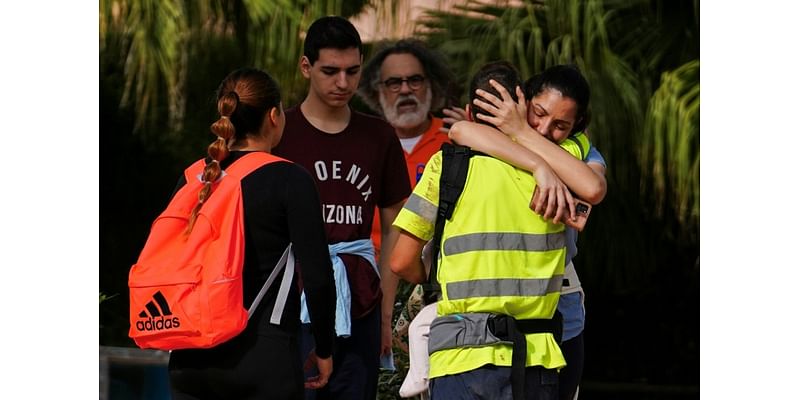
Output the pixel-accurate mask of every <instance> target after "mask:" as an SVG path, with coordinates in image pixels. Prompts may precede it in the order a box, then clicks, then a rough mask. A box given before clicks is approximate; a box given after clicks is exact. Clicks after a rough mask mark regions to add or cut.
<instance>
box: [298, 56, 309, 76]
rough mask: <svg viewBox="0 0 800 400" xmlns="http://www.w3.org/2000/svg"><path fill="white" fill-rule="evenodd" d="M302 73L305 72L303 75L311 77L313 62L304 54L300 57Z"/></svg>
mask: <svg viewBox="0 0 800 400" xmlns="http://www.w3.org/2000/svg"><path fill="white" fill-rule="evenodd" d="M299 64H300V73H302V74H303V77H305V78H306V79H308V78H310V77H311V62H310V61H309V60H308V57H306V56H302V57H300V62H299Z"/></svg>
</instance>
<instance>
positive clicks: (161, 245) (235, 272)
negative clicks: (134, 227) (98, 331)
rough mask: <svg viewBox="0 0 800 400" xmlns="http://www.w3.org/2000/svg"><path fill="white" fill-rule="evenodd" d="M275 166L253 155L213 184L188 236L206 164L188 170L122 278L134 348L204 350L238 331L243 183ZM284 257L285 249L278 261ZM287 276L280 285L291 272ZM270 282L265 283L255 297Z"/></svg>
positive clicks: (242, 317)
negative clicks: (127, 292)
mask: <svg viewBox="0 0 800 400" xmlns="http://www.w3.org/2000/svg"><path fill="white" fill-rule="evenodd" d="M275 161H285V160H283V159H281V158H278V157H275V156H273V155H270V154H267V153H264V152H253V153H248V154H246V155H244V156H242V157H241V158H240V159H238V160H236V161H234V162H233V163H232V164H231V165H230V166H229V167H228V168H227V169H225V172H224V173H223V174H222V176H221V177H220V178H219V179H217V181H216V182H214V184H213V185H214V189H213V191H212V194H211V196H209V197H208V198H207V200H206V202H205V203H204V204H203V206H202V208H200V211H199V213H198V215H197V218H196V221H195V224H194V227H193V228H192V231H191V232H190V233H189V234H186V233H185V232H186V229H187V226H188V225H189V218H190V216H191V213H192V209H193V208H194V207H195V205H196V204H197V202H198V193H199V192H200V189H202V187H203V183H202V182H201V179H200V177H201V176H202V173H203V168H204V167H205V160H199V161H197V162H195V163H194V164H192V165H191V166H190V167H189V168H187V169H186V171H185V172H184V174H185V177H186V185H184V186H183V187H182V188H181V189H180V190H178V192H177V193H176V194H175V196H174V197H173V198H172V200H171V201H170V203H169V205H168V206H167V208H166V210H164V212H163V213H161V215H160V216H159V217H158V218H156V220H155V222H153V225H152V227H151V230H150V235H149V236H148V238H147V241H146V242H145V245H144V248H143V249H142V252H141V254H140V255H139V259H138V261H137V262H136V264H134V265H133V267H132V268H131V270H130V274H129V276H128V288H129V290H130V324H131V327H130V331H129V333H128V335H129V336H130V337H131V338H132V339H133V340H134V342H136V345H137V346H139V347H141V348H152V349H159V350H177V349H186V348H209V347H214V346H216V345H218V344H220V343H222V342H225V341H227V340H229V339H231V338H233V337H234V336H236V335H238V334H239V333H240V332H242V330H244V328H245V326H246V325H247V320H248V310H246V309H245V308H244V305H243V295H242V293H243V289H242V270H243V267H244V210H243V206H242V193H241V179H242V178H244V177H245V176H247V175H248V174H249V173H251V172H252V171H254V170H256V169H258V168H259V167H261V166H263V165H266V164H269V163H272V162H275ZM288 253H289V249H287V252H286V253H285V254H284V257H283V260H285V259H286V254H288ZM279 266H280V264H279ZM292 269H293V268H292ZM277 270H278V267H276V272H277ZM286 271H287V272H285V274H284V278H286V274H289V273H291V272H293V271H291V272H288V268H287V270H286ZM271 278H273V277H271ZM273 279H274V278H273ZM289 279H290V280H291V277H290V278H289ZM284 281H286V279H284ZM270 283H271V281H268V282H267V284H265V286H264V288H263V290H262V294H261V296H263V292H265V291H266V288H267V287H268V285H269V284H270ZM259 298H260V297H259ZM252 308H254V307H252Z"/></svg>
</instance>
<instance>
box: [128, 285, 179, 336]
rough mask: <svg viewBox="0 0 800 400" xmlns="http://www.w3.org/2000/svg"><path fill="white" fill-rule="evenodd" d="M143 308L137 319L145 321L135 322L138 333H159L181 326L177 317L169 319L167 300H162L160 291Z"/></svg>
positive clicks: (170, 313) (169, 311)
mask: <svg viewBox="0 0 800 400" xmlns="http://www.w3.org/2000/svg"><path fill="white" fill-rule="evenodd" d="M153 301H155V302H153ZM144 308H145V309H144V310H142V312H140V313H139V318H147V319H146V320H144V321H137V322H136V329H138V330H140V331H160V330H164V329H171V328H178V327H180V326H181V322H180V320H179V319H178V317H172V318H169V316H170V315H172V311H171V310H170V309H169V304H167V299H165V298H164V295H163V294H161V292H160V291H158V292H156V293H155V294H154V295H153V300H151V301H149V302H147V304H146V305H145V306H144Z"/></svg>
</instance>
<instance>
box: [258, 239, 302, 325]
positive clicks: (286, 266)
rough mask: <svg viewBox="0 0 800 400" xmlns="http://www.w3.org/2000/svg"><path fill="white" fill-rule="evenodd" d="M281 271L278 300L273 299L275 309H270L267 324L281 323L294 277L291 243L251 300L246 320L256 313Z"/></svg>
mask: <svg viewBox="0 0 800 400" xmlns="http://www.w3.org/2000/svg"><path fill="white" fill-rule="evenodd" d="M281 270H283V271H284V272H283V279H282V280H281V286H280V288H278V298H277V299H275V307H274V308H273V309H272V315H271V316H270V319H269V322H270V323H272V324H275V325H278V324H280V323H281V316H283V308H284V306H286V299H287V298H288V297H289V288H290V287H291V284H292V278H293V277H294V253H293V252H292V244H291V243H289V245H288V246H286V250H284V251H283V255H282V256H281V258H280V259H279V260H278V263H277V264H275V268H273V269H272V272H271V273H270V274H269V277H268V278H267V281H266V282H264V286H262V287H261V290H260V291H259V292H258V295H257V296H256V298H255V300H253V304H251V305H250V308H248V309H247V318H248V319H250V318H251V317H252V316H253V314H254V313H255V312H256V308H258V304H259V303H261V299H262V298H264V295H265V294H266V293H267V289H269V287H270V286H272V282H274V281H275V278H277V277H278V273H280V272H281Z"/></svg>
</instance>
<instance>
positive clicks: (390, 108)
mask: <svg viewBox="0 0 800 400" xmlns="http://www.w3.org/2000/svg"><path fill="white" fill-rule="evenodd" d="M431 97H433V92H432V90H431V88H430V87H428V89H427V95H426V96H425V102H423V103H420V102H419V100H417V97H416V96H414V94H413V93H412V94H408V95H401V96H399V97H397V100H395V102H394V104H392V105H387V104H386V97H385V96H384V95H383V91H380V92H379V95H378V101H379V102H380V104H381V109H382V110H383V115H384V117H386V120H387V121H389V123H390V124H391V125H392V126H393V127H395V128H401V129H410V128H413V127H415V126H419V125H422V124H423V123H424V122H425V121H426V120H427V119H428V113H429V112H430V110H431ZM405 100H412V101H414V103H416V104H417V111H415V112H406V113H402V114H398V112H397V104H399V103H400V102H401V101H405Z"/></svg>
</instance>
